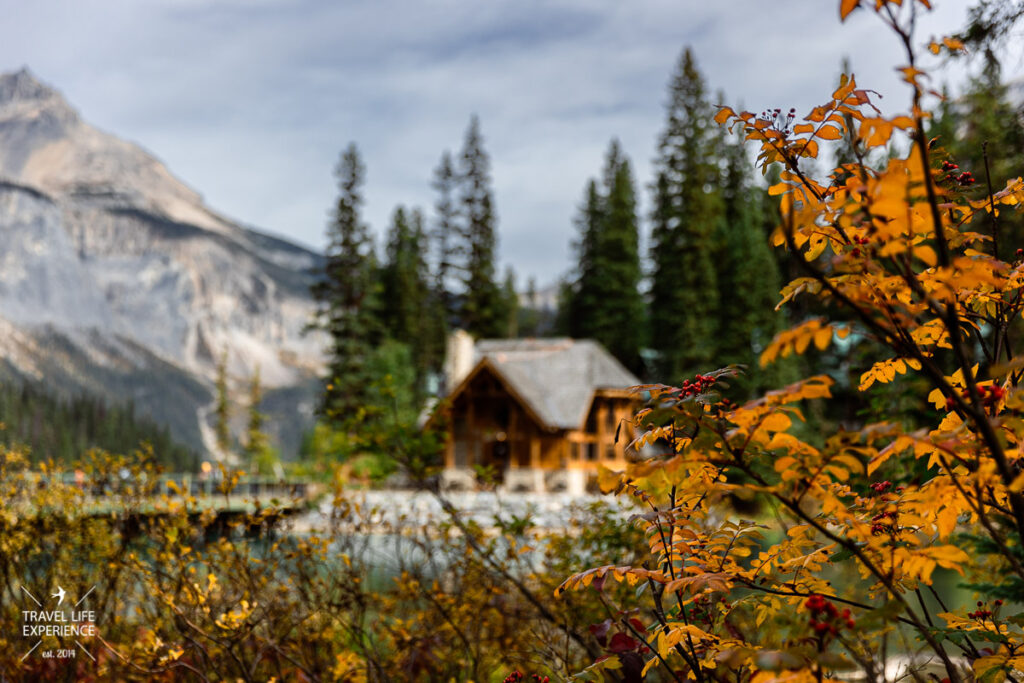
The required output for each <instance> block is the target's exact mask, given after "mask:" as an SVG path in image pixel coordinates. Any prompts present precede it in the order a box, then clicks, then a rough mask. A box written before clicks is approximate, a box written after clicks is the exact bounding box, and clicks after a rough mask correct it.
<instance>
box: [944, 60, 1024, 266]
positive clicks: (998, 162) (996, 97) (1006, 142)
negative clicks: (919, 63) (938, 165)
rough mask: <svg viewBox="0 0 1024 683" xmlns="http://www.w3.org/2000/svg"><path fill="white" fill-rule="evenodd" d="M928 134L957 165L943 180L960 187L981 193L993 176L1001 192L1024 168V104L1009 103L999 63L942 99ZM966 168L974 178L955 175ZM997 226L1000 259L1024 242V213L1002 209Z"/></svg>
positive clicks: (958, 188) (965, 170)
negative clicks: (954, 95) (958, 92)
mask: <svg viewBox="0 0 1024 683" xmlns="http://www.w3.org/2000/svg"><path fill="white" fill-rule="evenodd" d="M929 136H930V137H936V136H937V137H938V146H939V147H941V148H943V149H944V150H945V151H946V153H947V154H948V155H949V157H948V159H946V161H948V162H949V163H951V164H956V166H957V168H953V169H951V170H950V172H949V173H948V174H947V180H945V181H944V182H945V183H946V185H947V186H952V187H955V188H956V189H957V191H959V192H965V193H968V194H974V195H979V194H980V193H981V192H982V191H984V190H987V189H988V188H987V185H988V181H989V178H991V182H992V190H993V191H998V190H1000V189H1001V188H1003V187H1005V185H1006V181H1007V180H1010V179H1012V178H1016V177H1017V176H1019V175H1020V174H1021V168H1024V107H1022V106H1021V105H1020V104H1017V105H1014V104H1013V103H1011V102H1010V100H1009V97H1008V91H1007V87H1006V85H1005V84H1004V83H1003V82H1002V81H1001V80H1000V75H999V69H998V68H990V69H988V70H986V72H985V73H984V74H983V75H981V76H979V77H975V78H972V79H971V81H970V83H969V85H968V88H967V90H966V92H965V93H964V94H963V95H962V96H961V97H960V98H959V99H957V100H955V101H947V102H945V103H943V105H942V106H941V107H940V109H939V116H938V117H936V119H935V120H934V122H933V125H932V126H931V128H930V130H929ZM964 172H969V173H970V174H971V177H973V180H974V182H973V183H967V184H961V183H960V182H959V181H957V180H955V179H954V178H956V177H958V176H959V175H960V174H962V173H964ZM979 186H980V188H979ZM996 225H997V232H996V234H995V238H996V240H995V242H996V244H995V245H994V246H998V248H999V256H1000V257H1001V258H1003V259H1010V257H1011V256H1012V255H1013V253H1014V250H1015V249H1016V248H1017V247H1019V246H1020V245H1022V244H1024V216H1022V215H1021V212H1019V211H1001V212H1000V213H999V217H998V221H997V222H996ZM1011 245H1012V246H1011Z"/></svg>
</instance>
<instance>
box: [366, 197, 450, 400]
mask: <svg viewBox="0 0 1024 683" xmlns="http://www.w3.org/2000/svg"><path fill="white" fill-rule="evenodd" d="M426 251H427V236H426V233H425V230H424V227H423V213H422V212H421V211H420V210H419V209H414V210H413V211H412V212H411V213H410V212H407V211H406V210H405V208H404V207H402V206H399V207H397V208H396V209H395V212H394V216H393V218H392V223H391V227H390V228H389V231H388V238H387V246H386V261H385V263H384V265H383V267H382V269H381V282H382V289H383V301H384V302H387V305H386V307H384V308H382V316H383V320H384V322H385V325H386V327H387V333H388V336H390V337H391V338H392V339H394V340H395V341H398V342H400V343H403V344H406V345H408V346H409V348H410V350H411V353H412V362H413V365H414V367H415V371H416V372H415V374H416V381H415V383H416V386H415V387H410V389H413V390H414V393H415V394H416V395H417V396H421V395H422V390H423V384H424V380H425V378H426V376H427V373H428V372H430V371H431V370H437V369H439V368H440V365H441V362H442V360H443V355H444V334H445V332H444V330H445V327H444V321H443V309H442V308H441V305H440V301H439V300H438V299H437V297H436V292H435V291H434V290H433V289H432V287H431V282H430V273H429V270H428V267H427V261H426Z"/></svg>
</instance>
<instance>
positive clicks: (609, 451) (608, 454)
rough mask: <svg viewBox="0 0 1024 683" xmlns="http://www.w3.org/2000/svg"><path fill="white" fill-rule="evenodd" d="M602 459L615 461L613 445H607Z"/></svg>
mask: <svg viewBox="0 0 1024 683" xmlns="http://www.w3.org/2000/svg"><path fill="white" fill-rule="evenodd" d="M604 459H605V460H614V459H615V444H611V443H610V444H608V445H607V446H605V447H604Z"/></svg>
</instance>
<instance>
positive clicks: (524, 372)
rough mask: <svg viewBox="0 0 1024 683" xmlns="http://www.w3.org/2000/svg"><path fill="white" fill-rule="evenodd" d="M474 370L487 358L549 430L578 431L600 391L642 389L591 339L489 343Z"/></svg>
mask: <svg viewBox="0 0 1024 683" xmlns="http://www.w3.org/2000/svg"><path fill="white" fill-rule="evenodd" d="M474 353H475V358H474V363H473V366H474V367H476V366H477V365H478V364H479V362H480V361H481V360H482V359H484V358H487V360H488V361H490V363H491V365H492V367H494V369H495V371H496V372H498V373H499V374H500V375H501V377H502V379H504V380H505V381H506V382H508V383H509V385H510V386H511V387H512V388H513V389H514V390H515V392H516V393H517V394H519V396H521V397H522V398H523V400H525V401H526V402H527V403H529V404H530V408H531V409H532V410H533V412H534V413H536V414H537V415H538V416H539V417H540V418H541V419H542V420H544V422H545V423H546V425H545V426H547V427H553V428H558V429H578V428H579V427H581V426H582V425H583V421H584V420H585V419H586V417H587V410H588V409H589V408H590V403H591V400H592V399H593V396H594V391H595V390H597V389H628V388H629V387H632V386H635V385H637V384H640V380H639V379H637V378H636V376H634V375H633V373H631V372H630V371H629V370H627V369H626V368H624V367H623V366H622V364H621V363H619V361H617V360H616V359H615V357H614V356H612V355H611V354H610V353H608V351H606V350H605V348H604V347H603V346H601V345H600V344H598V343H597V342H595V341H592V340H590V339H569V338H564V337H563V338H555V339H484V340H481V341H478V342H477V343H476V345H475V348H474Z"/></svg>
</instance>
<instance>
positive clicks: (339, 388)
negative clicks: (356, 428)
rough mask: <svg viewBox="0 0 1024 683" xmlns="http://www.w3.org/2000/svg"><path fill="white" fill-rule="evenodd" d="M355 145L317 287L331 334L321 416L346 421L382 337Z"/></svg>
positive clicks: (345, 163) (344, 168) (342, 167)
mask: <svg viewBox="0 0 1024 683" xmlns="http://www.w3.org/2000/svg"><path fill="white" fill-rule="evenodd" d="M365 172H366V171H365V168H364V166H363V162H362V160H361V159H360V157H359V151H358V149H357V148H356V146H355V144H354V143H353V144H350V145H349V146H348V147H347V148H346V150H345V151H344V153H343V154H342V156H341V160H340V161H339V163H338V166H337V168H336V170H335V173H336V175H337V178H338V187H339V190H340V192H339V195H338V200H337V206H336V208H335V211H334V219H333V221H332V222H331V224H330V226H329V227H328V230H327V237H328V244H327V254H326V256H327V258H326V264H325V273H324V279H323V280H321V281H320V282H318V283H317V284H316V285H314V286H313V296H314V298H315V299H316V301H317V303H318V310H317V319H316V322H315V325H316V326H317V327H320V328H321V329H324V330H325V331H326V332H327V333H328V334H329V335H330V347H329V349H328V356H329V360H328V375H327V381H326V387H325V391H324V395H323V398H322V400H321V403H320V406H319V412H320V414H321V415H323V416H325V417H327V418H328V419H329V420H331V421H332V422H335V423H338V424H341V423H344V422H345V421H346V420H347V419H348V418H349V417H351V415H352V414H353V413H354V412H355V411H356V410H357V409H358V408H359V407H361V406H363V405H364V404H365V399H366V391H367V387H368V385H369V381H370V378H369V377H368V376H367V370H366V367H367V366H366V360H367V357H368V356H369V354H370V352H371V350H372V348H373V346H374V344H375V343H376V342H377V341H379V339H380V329H379V324H378V322H377V319H376V316H377V314H378V311H377V310H376V303H375V301H374V298H375V290H376V259H375V256H374V248H373V241H372V239H371V237H370V234H369V230H368V228H367V226H366V224H365V223H364V222H363V220H362V218H361V216H360V205H361V204H362V202H363V198H362V194H361V188H362V185H363V179H364V174H365Z"/></svg>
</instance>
